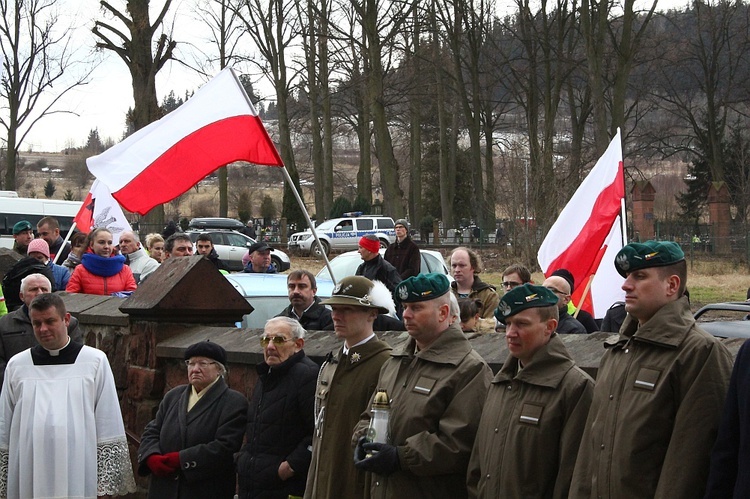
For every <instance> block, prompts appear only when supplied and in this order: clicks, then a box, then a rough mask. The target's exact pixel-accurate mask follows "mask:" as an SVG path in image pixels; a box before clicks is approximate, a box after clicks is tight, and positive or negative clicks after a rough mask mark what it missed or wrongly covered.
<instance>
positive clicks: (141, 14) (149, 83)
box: [92, 0, 176, 226]
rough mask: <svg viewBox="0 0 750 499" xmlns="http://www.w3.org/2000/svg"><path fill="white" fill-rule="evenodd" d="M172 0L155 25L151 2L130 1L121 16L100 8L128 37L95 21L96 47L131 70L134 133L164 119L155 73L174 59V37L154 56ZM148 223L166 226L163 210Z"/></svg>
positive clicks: (105, 4)
mask: <svg viewBox="0 0 750 499" xmlns="http://www.w3.org/2000/svg"><path fill="white" fill-rule="evenodd" d="M171 3H172V0H164V5H163V6H162V9H161V11H160V12H159V14H158V15H157V16H156V19H155V20H154V22H153V23H151V21H150V20H149V12H148V11H149V0H127V4H126V7H127V12H128V13H129V14H130V17H128V16H126V15H125V14H123V13H122V11H121V10H120V9H117V8H116V7H114V6H113V5H111V4H110V3H109V2H107V1H106V0H101V2H100V5H101V6H102V9H103V10H104V11H105V12H108V13H109V14H111V15H112V16H114V18H115V19H116V20H118V21H120V22H121V23H122V24H123V25H124V26H125V28H126V29H127V30H128V32H129V36H128V35H126V34H125V33H124V32H123V31H122V30H121V29H119V28H117V27H115V26H114V25H113V24H110V23H109V22H104V21H96V23H95V24H94V27H93V29H92V32H93V33H94V35H96V37H97V38H98V39H99V41H98V42H97V44H96V46H97V47H98V48H100V49H103V50H110V51H112V52H114V53H115V54H117V55H118V57H120V59H122V61H123V62H124V63H125V64H126V65H127V66H128V69H129V70H130V77H131V79H132V82H133V101H134V107H133V112H132V114H131V116H132V125H133V130H140V129H141V128H143V127H145V126H146V125H148V124H149V123H151V122H153V121H156V120H157V119H159V118H160V117H161V110H160V109H159V103H158V100H157V97H156V73H158V72H159V70H160V69H161V68H163V67H164V65H165V64H166V63H167V61H168V60H170V59H171V58H172V54H173V51H174V48H175V46H176V42H175V41H174V40H172V38H171V35H169V34H167V33H164V32H163V33H161V34H160V35H159V37H158V40H157V42H156V53H152V52H151V43H152V41H153V38H154V35H156V33H157V32H158V31H159V30H160V29H161V26H162V23H163V21H164V16H166V14H167V11H168V10H169V6H170V5H171ZM146 223H148V224H152V225H156V226H160V225H163V224H164V207H163V206H161V205H160V206H157V207H155V208H154V209H153V210H151V211H150V212H149V213H148V214H147V216H146Z"/></svg>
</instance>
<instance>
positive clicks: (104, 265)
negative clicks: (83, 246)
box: [65, 253, 137, 295]
mask: <svg viewBox="0 0 750 499" xmlns="http://www.w3.org/2000/svg"><path fill="white" fill-rule="evenodd" d="M93 257H95V258H93ZM89 269H91V270H89ZM101 269H104V272H102V270H101ZM136 287H137V285H136V283H135V279H134V278H133V272H131V270H130V267H128V266H127V265H125V257H123V256H121V255H118V256H113V257H111V258H103V257H100V256H98V255H94V254H93V253H85V254H84V255H83V258H82V259H81V264H80V265H79V266H77V267H76V268H75V270H74V271H73V275H72V276H70V281H68V286H67V287H66V288H65V291H67V292H68V293H88V294H91V295H111V294H112V293H118V292H120V291H135V289H136Z"/></svg>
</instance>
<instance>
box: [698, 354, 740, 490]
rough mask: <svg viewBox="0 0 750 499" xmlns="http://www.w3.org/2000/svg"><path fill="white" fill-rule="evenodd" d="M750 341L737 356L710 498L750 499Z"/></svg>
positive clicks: (710, 477)
mask: <svg viewBox="0 0 750 499" xmlns="http://www.w3.org/2000/svg"><path fill="white" fill-rule="evenodd" d="M749 362H750V341H745V343H744V344H743V345H742V347H741V348H740V351H739V352H737V358H736V359H735V361H734V369H732V378H731V380H730V382H729V391H728V392H727V398H726V402H725V403H724V414H723V415H722V418H721V424H720V425H719V435H718V437H716V443H715V444H714V448H713V451H712V452H711V469H710V472H709V474H708V486H707V487H706V495H705V497H706V498H707V499H708V498H729V497H734V498H737V499H741V498H746V497H750V473H748V469H750V365H748V363H749Z"/></svg>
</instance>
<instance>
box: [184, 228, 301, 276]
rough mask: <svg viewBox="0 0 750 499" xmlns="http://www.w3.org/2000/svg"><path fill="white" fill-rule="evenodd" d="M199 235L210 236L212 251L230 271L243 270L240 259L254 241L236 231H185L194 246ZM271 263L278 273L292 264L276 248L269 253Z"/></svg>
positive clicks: (284, 254)
mask: <svg viewBox="0 0 750 499" xmlns="http://www.w3.org/2000/svg"><path fill="white" fill-rule="evenodd" d="M200 234H208V235H209V236H211V242H212V243H213V244H214V249H216V253H218V255H219V259H220V260H221V261H222V262H224V263H225V264H226V265H227V267H229V270H231V271H238V270H242V269H243V268H244V266H243V265H242V257H243V256H245V255H246V254H247V248H248V246H250V245H252V244H255V239H253V238H252V237H250V236H246V235H245V234H242V233H241V232H237V231H236V230H224V229H202V230H188V231H187V235H188V236H190V240H191V241H193V244H195V241H196V240H197V239H198V236H199V235H200ZM270 246H273V245H270ZM271 262H273V263H274V264H275V265H276V268H277V269H278V270H279V272H284V271H285V270H289V267H290V266H291V264H292V262H291V261H290V260H289V256H288V255H287V254H286V253H284V252H283V251H281V250H278V249H276V248H274V250H273V251H272V252H271Z"/></svg>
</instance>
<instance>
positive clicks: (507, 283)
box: [503, 281, 521, 289]
mask: <svg viewBox="0 0 750 499" xmlns="http://www.w3.org/2000/svg"><path fill="white" fill-rule="evenodd" d="M520 285H521V283H520V282H515V281H503V287H504V288H508V289H513V288H515V287H517V286H520Z"/></svg>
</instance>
